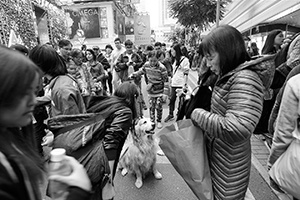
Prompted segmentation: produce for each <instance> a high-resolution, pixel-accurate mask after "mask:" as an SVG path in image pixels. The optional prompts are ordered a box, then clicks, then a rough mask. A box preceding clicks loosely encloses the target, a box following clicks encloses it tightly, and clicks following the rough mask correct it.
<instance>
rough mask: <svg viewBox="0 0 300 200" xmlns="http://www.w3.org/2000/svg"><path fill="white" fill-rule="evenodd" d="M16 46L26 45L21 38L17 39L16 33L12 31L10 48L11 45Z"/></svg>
mask: <svg viewBox="0 0 300 200" xmlns="http://www.w3.org/2000/svg"><path fill="white" fill-rule="evenodd" d="M14 44H22V45H24V43H23V41H22V39H21V37H20V36H19V37H17V36H16V33H15V31H14V30H12V29H11V30H10V34H9V41H8V47H10V46H11V45H14Z"/></svg>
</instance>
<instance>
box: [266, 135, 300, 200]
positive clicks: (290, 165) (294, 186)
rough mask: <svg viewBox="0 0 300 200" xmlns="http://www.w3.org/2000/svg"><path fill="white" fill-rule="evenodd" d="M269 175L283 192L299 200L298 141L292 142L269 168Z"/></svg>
mask: <svg viewBox="0 0 300 200" xmlns="http://www.w3.org/2000/svg"><path fill="white" fill-rule="evenodd" d="M269 175H270V177H271V178H272V179H273V180H274V181H275V182H276V183H277V184H278V185H279V186H280V187H281V188H282V189H283V190H284V191H286V192H287V193H288V194H290V195H292V196H293V197H296V198H297V199H300V190H299V189H300V140H298V139H296V138H295V139H294V140H293V141H292V143H291V144H290V146H289V147H288V148H287V150H286V151H285V152H284V153H283V154H282V155H281V156H280V157H279V158H278V159H277V160H276V162H275V163H274V165H273V166H272V167H271V169H270V171H269Z"/></svg>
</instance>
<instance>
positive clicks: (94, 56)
mask: <svg viewBox="0 0 300 200" xmlns="http://www.w3.org/2000/svg"><path fill="white" fill-rule="evenodd" d="M86 52H90V53H91V54H92V56H93V61H96V59H97V56H96V54H95V52H94V51H93V50H92V49H87V50H86V51H85V56H86Z"/></svg>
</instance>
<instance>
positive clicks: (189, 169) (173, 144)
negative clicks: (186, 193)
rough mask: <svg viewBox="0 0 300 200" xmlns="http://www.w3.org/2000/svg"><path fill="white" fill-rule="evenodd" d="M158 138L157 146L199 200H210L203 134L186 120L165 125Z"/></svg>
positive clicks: (209, 179) (208, 171)
mask: <svg viewBox="0 0 300 200" xmlns="http://www.w3.org/2000/svg"><path fill="white" fill-rule="evenodd" d="M158 136H159V137H160V143H159V146H160V147H161V149H162V150H163V152H164V153H165V155H166V156H167V158H168V159H169V161H170V162H171V164H172V165H173V167H174V168H175V170H176V171H177V172H178V173H179V174H180V175H181V177H182V178H183V179H184V181H185V182H186V183H187V184H188V186H189V187H190V188H191V190H192V191H193V192H194V194H195V195H196V196H197V197H198V199H201V200H212V199H213V192H212V184H211V176H210V169H209V164H208V159H207V153H206V147H205V143H204V137H203V131H202V130H201V129H200V128H197V127H196V126H194V125H193V123H192V121H191V120H190V119H188V120H182V121H178V122H176V123H174V124H172V125H170V126H166V127H165V128H163V129H162V130H161V131H160V132H159V133H158Z"/></svg>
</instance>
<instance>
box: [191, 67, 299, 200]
mask: <svg viewBox="0 0 300 200" xmlns="http://www.w3.org/2000/svg"><path fill="white" fill-rule="evenodd" d="M197 78H198V75H197V72H196V71H190V74H189V86H190V87H191V88H192V89H193V88H194V87H195V86H196V85H197ZM262 138H263V136H260V135H252V137H251V146H252V165H253V166H255V168H256V169H257V170H258V171H259V174H260V175H261V177H262V178H263V179H264V180H265V181H266V182H267V183H268V185H269V184H270V182H269V175H268V170H267V161H268V157H269V154H270V152H269V149H268V148H267V147H266V145H265V144H264V142H263V140H262ZM270 188H271V187H270ZM271 189H272V188H271ZM272 190H273V189H272ZM273 192H274V193H275V194H276V195H277V197H278V198H279V199H280V200H292V199H293V198H292V197H291V196H289V195H286V194H283V193H279V192H277V191H276V190H273Z"/></svg>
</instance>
